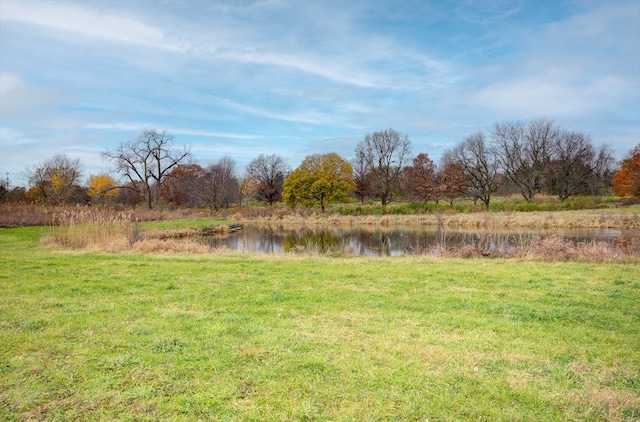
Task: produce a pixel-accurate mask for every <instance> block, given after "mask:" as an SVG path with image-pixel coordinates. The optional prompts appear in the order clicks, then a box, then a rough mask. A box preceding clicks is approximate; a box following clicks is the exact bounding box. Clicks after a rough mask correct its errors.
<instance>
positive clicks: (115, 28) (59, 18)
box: [2, 0, 179, 51]
mask: <svg viewBox="0 0 640 422" xmlns="http://www.w3.org/2000/svg"><path fill="white" fill-rule="evenodd" d="M2 19H3V20H6V21H8V22H18V23H23V24H30V25H35V26H39V27H43V28H48V29H52V30H56V31H60V32H66V33H72V34H74V35H76V36H82V37H89V38H98V39H102V40H108V41H114V42H120V43H127V44H133V45H139V46H146V47H154V48H161V49H168V50H175V51H178V50H179V47H178V46H177V45H175V44H172V43H170V42H168V40H167V39H166V36H165V33H164V31H163V30H162V29H161V28H159V27H157V26H154V25H150V24H146V23H144V22H141V21H140V20H137V19H133V18H131V17H129V16H124V15H122V14H119V13H118V12H115V11H108V10H107V11H105V10H100V9H94V8H89V7H86V6H82V5H78V4H74V3H67V2H56V1H48V2H41V1H32V0H19V1H17V0H4V1H3V4H2Z"/></svg>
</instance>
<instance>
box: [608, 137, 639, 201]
mask: <svg viewBox="0 0 640 422" xmlns="http://www.w3.org/2000/svg"><path fill="white" fill-rule="evenodd" d="M613 193H615V194H616V195H617V196H640V144H638V145H637V146H636V147H635V148H634V149H633V150H632V151H631V152H629V154H627V156H626V157H625V158H624V159H623V160H622V161H621V162H620V169H619V170H618V171H617V172H616V173H615V174H614V176H613Z"/></svg>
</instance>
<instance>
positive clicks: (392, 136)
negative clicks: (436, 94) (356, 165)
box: [356, 129, 411, 206]
mask: <svg viewBox="0 0 640 422" xmlns="http://www.w3.org/2000/svg"><path fill="white" fill-rule="evenodd" d="M409 154H411V141H410V140H409V137H408V136H407V135H403V134H401V133H400V132H397V131H395V130H393V129H386V130H382V131H378V132H373V133H370V134H367V135H366V136H365V137H364V139H363V140H362V141H361V142H360V143H359V144H358V145H357V146H356V157H361V159H362V160H364V163H365V164H366V168H367V170H368V171H370V172H371V173H372V174H373V175H374V176H375V180H376V193H377V195H378V197H379V198H380V200H381V202H382V205H383V206H385V205H387V204H388V203H389V202H391V201H392V200H393V198H394V194H395V193H396V192H398V191H399V190H400V184H401V179H402V173H403V171H404V168H405V166H406V165H407V162H408V160H410V158H409Z"/></svg>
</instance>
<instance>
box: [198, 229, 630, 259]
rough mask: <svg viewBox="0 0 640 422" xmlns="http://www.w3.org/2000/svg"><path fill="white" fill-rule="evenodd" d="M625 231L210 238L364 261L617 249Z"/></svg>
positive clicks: (283, 233) (275, 233)
mask: <svg viewBox="0 0 640 422" xmlns="http://www.w3.org/2000/svg"><path fill="white" fill-rule="evenodd" d="M624 234H625V233H623V232H622V231H620V230H610V229H573V230H563V231H557V230H555V231H552V230H549V231H543V230H527V231H525V230H520V231H500V232H496V231H486V230H481V229H478V230H473V231H469V230H465V231H463V230H453V229H443V228H437V227H424V226H421V227H410V226H407V227H405V226H402V227H393V228H379V227H376V228H373V227H333V226H304V227H300V228H290V227H284V226H278V225H275V226H274V225H272V226H258V225H245V227H244V229H243V230H240V231H237V232H235V233H231V234H229V235H226V236H210V237H205V238H204V241H205V242H206V243H208V244H209V245H210V246H212V247H214V248H228V249H231V250H234V251H239V252H262V253H273V254H280V253H287V252H304V251H307V252H318V253H345V254H349V255H359V256H398V255H423V254H430V253H433V251H434V250H435V249H436V248H438V247H440V248H446V249H449V250H451V249H455V248H460V247H463V246H465V245H473V246H475V247H477V248H479V249H481V250H483V251H486V252H487V253H491V252H492V250H495V249H496V248H500V249H501V250H504V249H508V248H510V247H517V246H521V245H524V244H526V243H527V242H531V240H532V239H534V238H536V237H541V236H551V235H553V236H558V237H560V238H562V239H565V240H568V241H571V242H574V243H579V242H590V241H597V242H605V243H613V242H615V241H616V239H619V238H620V237H621V236H623V235H624Z"/></svg>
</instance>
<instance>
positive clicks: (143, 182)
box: [102, 129, 190, 209]
mask: <svg viewBox="0 0 640 422" xmlns="http://www.w3.org/2000/svg"><path fill="white" fill-rule="evenodd" d="M102 155H103V157H104V158H105V159H107V160H109V161H110V162H111V163H112V164H113V165H114V166H115V169H116V171H117V172H119V173H121V174H122V175H123V176H124V177H125V178H126V179H127V180H128V181H129V182H131V183H130V184H127V185H126V186H129V187H130V188H133V189H140V190H137V192H138V194H140V195H142V196H144V198H145V201H146V203H147V208H149V209H153V208H156V207H157V205H158V200H159V198H160V191H161V190H162V184H163V182H164V180H165V178H166V177H167V176H168V175H169V173H170V172H171V169H173V167H175V166H177V165H178V164H179V163H180V162H181V161H183V160H185V159H186V158H187V157H189V155H190V152H189V150H188V149H187V148H182V149H177V148H175V147H174V137H173V135H171V134H168V133H167V132H166V131H162V132H158V131H157V130H156V129H145V130H143V131H142V133H140V134H139V135H138V137H137V138H135V139H133V140H131V141H126V142H123V143H121V144H120V145H119V146H118V148H116V149H115V150H113V151H112V150H107V151H105V152H103V153H102ZM138 182H139V183H138Z"/></svg>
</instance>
